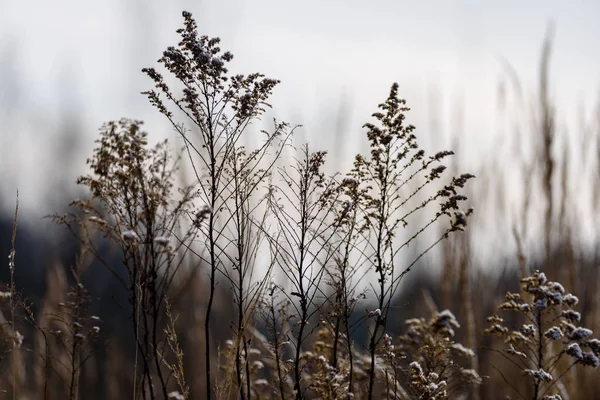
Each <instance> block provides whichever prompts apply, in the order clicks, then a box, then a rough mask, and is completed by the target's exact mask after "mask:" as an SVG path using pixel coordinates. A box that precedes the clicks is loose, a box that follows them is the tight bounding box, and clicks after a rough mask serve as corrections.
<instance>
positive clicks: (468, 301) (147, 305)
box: [0, 12, 600, 400]
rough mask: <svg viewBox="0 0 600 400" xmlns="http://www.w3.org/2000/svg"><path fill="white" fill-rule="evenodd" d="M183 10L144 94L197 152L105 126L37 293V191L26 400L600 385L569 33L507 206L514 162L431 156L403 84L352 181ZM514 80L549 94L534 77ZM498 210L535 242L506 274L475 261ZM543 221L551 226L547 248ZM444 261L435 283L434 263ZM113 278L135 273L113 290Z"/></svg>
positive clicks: (12, 260)
mask: <svg viewBox="0 0 600 400" xmlns="http://www.w3.org/2000/svg"><path fill="white" fill-rule="evenodd" d="M183 17H184V26H183V28H182V29H180V30H179V31H178V33H179V35H180V37H181V41H180V42H179V43H178V44H177V45H176V46H173V47H169V48H168V49H167V50H165V52H164V53H163V55H162V57H161V58H160V60H159V65H160V68H159V67H149V68H145V69H144V70H143V72H144V73H145V74H146V75H147V76H148V78H149V79H150V82H151V83H152V84H153V88H152V89H151V90H149V91H147V92H145V93H144V94H145V95H146V96H147V97H148V99H149V101H150V102H151V104H153V105H154V106H155V107H156V109H157V110H158V112H160V113H161V114H163V115H164V117H165V118H167V119H168V120H169V121H170V122H171V123H172V125H173V127H174V128H175V130H176V131H177V133H178V136H179V139H181V143H183V147H182V148H180V149H177V148H173V147H172V146H171V144H170V143H169V142H168V141H164V142H160V143H157V144H152V143H149V141H148V135H147V134H146V132H144V130H143V128H142V126H143V124H142V122H141V121H134V120H129V119H122V120H119V121H113V122H108V123H106V124H105V125H104V126H103V127H102V128H101V130H100V134H99V137H98V140H97V142H96V149H95V150H94V152H93V154H92V155H91V157H90V158H89V160H88V166H89V174H88V175H85V176H82V177H80V178H79V180H78V183H79V184H80V185H81V186H82V187H83V188H85V189H86V191H87V194H88V196H87V197H86V198H84V199H77V200H74V201H73V202H72V203H71V204H70V211H69V212H68V213H66V214H55V215H52V216H50V218H51V219H53V220H54V222H56V223H57V224H59V225H60V226H62V227H64V228H65V230H66V232H68V234H69V238H70V239H69V243H70V244H69V248H73V249H74V251H73V253H74V254H76V256H73V257H72V258H71V260H70V264H69V265H65V264H64V263H61V262H60V261H59V260H58V259H57V260H49V261H48V262H47V265H48V267H47V268H46V271H45V275H46V279H45V286H46V287H45V289H44V290H43V295H41V296H39V298H37V299H35V298H33V297H31V296H28V295H26V294H25V293H24V292H23V291H22V289H21V287H20V282H19V279H17V278H16V276H18V274H16V272H18V270H19V268H21V265H20V263H19V256H18V254H17V253H16V252H15V248H16V242H17V241H18V239H19V232H20V231H19V228H18V223H19V211H18V198H17V207H16V210H15V214H14V221H13V231H12V236H11V240H10V243H7V245H9V252H8V256H9V257H8V260H9V273H8V274H6V276H8V280H7V282H5V283H4V284H3V286H2V287H0V289H1V290H0V325H1V327H2V329H1V330H0V335H1V336H0V368H1V370H2V373H1V374H0V393H1V394H2V397H6V398H13V399H34V398H44V399H66V398H68V399H96V398H98V399H104V398H106V399H123V398H132V399H163V398H164V399H167V398H168V399H208V398H215V399H233V398H235V399H251V398H256V399H271V398H279V399H291V398H295V399H317V398H318V399H350V398H355V399H363V398H365V399H381V398H390V399H504V398H513V399H516V398H522V399H533V400H538V399H590V398H595V397H596V396H597V395H596V394H597V393H598V392H600V385H598V383H597V382H598V381H597V379H596V376H595V374H597V371H596V368H597V367H598V366H599V365H600V358H599V357H600V340H599V339H596V338H595V334H594V332H595V331H596V329H598V328H600V326H599V325H600V320H599V316H600V296H599V295H598V291H597V288H598V283H599V281H600V275H599V274H598V270H597V265H598V260H597V258H598V254H597V252H595V251H592V252H590V251H589V250H585V249H584V247H583V246H581V245H580V243H581V240H580V239H581V238H580V237H579V233H578V229H577V226H578V220H577V215H578V214H577V213H574V212H573V211H572V210H573V208H574V207H575V206H574V204H576V203H575V200H576V198H575V197H577V196H573V194H572V188H573V185H572V184H571V183H570V179H572V174H573V173H572V172H571V169H570V168H571V165H572V164H573V163H574V162H575V161H574V160H572V159H571V156H570V153H569V151H568V149H569V143H570V142H569V136H568V135H567V134H566V132H564V131H563V130H561V129H559V127H558V125H559V123H558V122H557V118H558V110H557V105H556V102H555V100H554V98H553V97H552V95H551V94H550V89H549V81H550V78H549V75H548V68H549V65H550V51H551V40H550V38H548V39H547V40H546V42H545V43H544V47H543V51H542V57H541V62H540V73H539V93H537V94H536V96H535V111H534V112H533V113H534V114H535V115H534V117H533V120H534V121H535V123H534V124H533V125H534V126H533V127H529V128H530V130H531V137H532V139H531V140H532V143H533V144H532V146H533V147H534V149H533V153H534V157H532V158H531V159H529V160H516V161H515V162H516V163H518V166H519V168H520V169H521V172H522V177H523V179H522V181H521V182H519V185H520V187H519V188H518V190H521V191H522V192H523V193H524V195H523V196H522V199H521V200H522V204H520V205H519V206H518V207H516V209H515V208H514V207H513V208H511V207H508V206H506V205H504V206H498V207H496V208H495V209H494V211H493V212H491V213H489V212H488V213H487V214H486V213H485V210H486V207H493V205H494V204H499V203H501V202H502V199H499V197H501V196H502V193H504V192H505V185H506V184H507V183H506V180H504V179H503V178H502V177H501V176H499V174H498V170H500V171H501V170H502V167H501V166H499V165H494V164H493V163H494V161H490V165H487V166H486V168H483V169H482V170H481V171H462V170H461V167H460V165H462V163H461V160H460V156H461V155H460V154H454V152H452V151H440V152H437V153H434V154H427V153H426V152H425V150H424V149H422V148H421V147H420V145H419V141H418V138H419V132H420V131H419V128H418V127H417V128H415V127H414V126H411V125H408V124H407V123H406V121H405V119H406V115H407V113H408V112H409V109H408V107H407V105H406V102H405V101H404V100H402V98H401V89H400V88H399V87H398V85H396V84H394V85H392V86H391V89H390V91H389V95H388V96H387V98H386V99H383V101H382V103H381V104H380V105H379V106H378V107H377V108H374V111H375V113H374V114H373V115H372V116H370V117H368V116H365V117H367V118H365V120H367V121H368V122H367V123H366V124H365V125H364V127H363V128H364V132H365V134H366V139H367V141H368V144H369V150H368V152H366V153H365V154H358V155H356V157H355V158H354V163H353V167H352V168H351V169H350V170H349V171H338V173H336V174H328V173H326V172H325V170H326V165H327V164H326V163H327V161H328V159H327V153H326V152H324V151H322V149H315V148H314V146H315V145H314V144H311V143H309V144H298V142H297V141H296V140H295V139H294V134H295V131H296V129H297V127H295V126H292V125H290V124H287V123H285V122H280V121H274V122H273V125H272V128H271V129H270V130H265V131H261V132H257V131H256V129H255V127H254V125H252V123H253V122H256V121H257V120H259V119H260V118H261V117H262V116H263V114H264V112H265V110H266V109H267V108H269V107H271V105H270V104H269V97H270V95H271V93H272V91H273V90H274V88H275V87H276V86H277V85H278V84H279V81H277V80H274V79H271V78H268V77H265V76H264V75H262V74H258V73H255V74H249V75H231V74H230V73H229V71H228V69H227V64H228V63H229V62H230V61H231V60H232V59H233V55H232V54H231V53H229V52H226V51H222V50H221V48H220V43H219V40H218V39H213V38H209V37H206V36H201V35H200V34H199V33H198V32H197V26H196V23H195V21H194V19H193V18H192V16H191V14H189V13H186V12H184V13H183ZM509 86H510V87H511V88H512V91H513V95H514V96H515V98H519V97H524V96H525V95H524V94H523V93H521V89H520V85H519V81H518V79H517V78H516V75H515V74H513V75H511V77H510V81H509ZM273 106H276V105H273ZM597 112H598V111H596V113H597ZM591 124H592V127H591V128H588V130H589V132H591V133H590V134H589V135H587V134H585V135H584V136H585V137H586V140H587V141H588V144H589V145H588V151H587V152H586V153H585V154H586V158H584V159H582V160H578V161H579V162H580V163H581V165H584V168H585V169H586V170H587V171H594V172H593V173H592V174H591V182H589V183H588V184H587V185H589V188H590V190H589V192H590V193H591V194H590V195H591V196H592V197H593V201H592V202H591V204H592V210H589V213H588V214H584V215H589V216H592V215H596V213H597V207H598V205H600V202H598V201H597V198H598V196H596V193H597V191H596V187H597V186H598V185H597V184H596V182H597V181H598V178H599V177H600V132H599V131H598V126H600V122H599V121H598V120H597V119H596V120H593V122H592V123H591ZM252 135H254V136H252ZM249 137H251V138H252V140H249V139H248V138H249ZM243 143H244V144H245V145H243ZM247 143H257V145H256V146H254V147H252V146H250V145H247ZM559 145H560V146H561V147H560V148H562V149H564V152H562V153H561V154H557V151H559V150H558V149H559ZM570 146H573V144H572V143H571V144H570ZM459 147H460V146H459ZM584 147H585V146H584ZM457 153H458V151H457ZM475 175H477V179H474V178H475ZM582 179H583V178H582ZM579 185H580V186H579V187H582V186H583V185H584V184H583V183H581V182H579ZM581 193H582V194H581V195H583V193H587V191H583V190H582V191H581ZM474 208H477V210H478V211H474ZM479 210H484V211H479ZM488 211H489V209H488ZM479 213H482V214H485V215H488V214H492V215H493V221H492V223H493V224H495V225H497V226H502V228H503V229H505V230H508V231H510V232H512V237H511V240H512V242H513V243H511V246H510V247H511V248H513V247H514V248H515V249H516V250H515V254H514V256H513V257H512V259H511V260H509V261H507V262H506V264H507V267H506V268H504V269H503V270H501V271H498V270H492V269H490V268H486V267H487V266H486V265H484V263H482V262H481V261H480V259H479V258H477V257H475V256H474V254H475V250H476V249H474V247H475V246H476V244H475V241H476V240H475V239H476V238H475V237H474V233H473V232H474V231H473V229H472V228H473V226H474V225H476V224H478V223H482V222H483V220H484V217H480V216H479ZM533 214H536V215H539V216H541V217H542V218H541V220H542V223H541V224H542V226H543V228H542V229H541V232H542V234H541V236H539V237H533V239H532V234H531V232H530V230H529V221H530V220H531V215H533ZM506 224H510V226H506ZM477 232H480V231H477ZM532 243H534V244H536V246H535V248H532V246H531V244H532ZM65 246H67V244H65ZM540 249H542V250H540ZM30 251H34V250H33V249H30ZM433 251H435V252H437V253H436V254H439V257H438V258H437V259H439V261H436V262H439V276H437V277H436V278H435V279H434V278H432V275H431V274H428V273H425V272H424V270H427V269H428V268H427V267H428V265H427V264H428V263H430V262H431V259H429V258H427V257H426V255H428V254H429V253H430V252H433ZM490 263H491V262H490ZM499 263H500V262H499V261H498V260H494V262H493V264H494V265H498V264H499ZM92 269H93V270H98V269H101V270H102V271H105V273H106V274H107V275H108V276H110V279H111V280H112V282H114V286H112V287H111V288H110V290H107V289H103V290H99V289H98V288H97V287H96V284H97V283H98V282H97V281H96V282H95V281H94V280H93V279H90V270H92Z"/></svg>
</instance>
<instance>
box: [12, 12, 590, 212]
mask: <svg viewBox="0 0 600 400" xmlns="http://www.w3.org/2000/svg"><path fill="white" fill-rule="evenodd" d="M183 9H185V10H188V11H190V12H192V13H193V14H194V16H195V17H196V18H197V21H198V25H199V30H200V33H201V34H207V35H209V36H219V37H221V38H222V46H221V47H222V48H223V49H226V50H230V51H232V52H233V54H234V55H235V59H234V62H233V63H232V64H231V69H232V71H233V72H236V73H237V72H240V73H247V72H254V71H260V72H263V73H265V74H267V75H268V76H271V77H274V78H278V79H281V81H282V84H281V86H280V87H279V88H278V89H276V92H275V96H274V97H273V99H272V104H273V105H274V107H275V114H276V116H277V117H278V118H280V119H284V120H286V121H289V122H292V123H298V124H303V125H304V129H303V131H302V135H304V137H306V138H307V139H308V140H310V141H312V142H315V144H316V145H318V146H321V147H325V148H326V149H328V150H330V151H331V152H333V153H334V157H336V158H338V159H341V160H342V161H340V162H341V164H343V163H344V161H343V160H349V159H350V158H349V157H351V156H352V154H353V153H354V152H355V151H356V150H357V146H358V143H359V139H358V138H359V135H360V132H361V130H360V126H361V125H362V124H363V123H364V122H366V121H367V120H368V119H369V116H370V114H371V113H372V112H373V111H375V108H376V105H377V104H378V103H380V102H381V101H382V100H384V99H385V96H386V95H387V92H388V90H389V87H390V85H391V84H392V83H393V82H395V81H396V82H399V83H400V93H401V95H402V96H403V97H404V98H406V99H407V100H408V105H409V106H410V107H411V108H412V109H413V111H412V112H411V114H410V116H409V120H410V122H411V123H413V124H415V125H416V126H417V133H418V134H419V133H421V135H422V137H423V139H422V140H423V143H424V145H425V146H426V147H428V150H430V151H437V150H441V149H444V148H447V147H448V146H449V144H450V143H451V139H450V134H452V133H454V132H455V131H456V130H457V129H458V128H456V127H457V124H458V122H457V121H456V120H457V119H462V122H461V123H460V124H458V126H459V127H460V131H461V135H462V137H463V142H462V144H461V146H464V148H463V149H462V151H463V158H464V159H465V160H467V162H468V163H477V162H480V161H481V160H482V159H485V158H486V157H488V156H489V154H490V152H493V151H498V149H497V148H495V147H494V146H496V145H497V143H498V138H497V137H496V136H495V135H498V134H502V132H501V131H499V130H498V129H497V125H498V120H497V119H498V117H497V105H498V104H497V102H498V99H497V94H498V87H499V84H500V83H501V82H502V81H503V80H506V76H507V75H506V73H505V70H504V69H503V67H502V64H501V62H500V60H501V59H505V60H507V61H508V62H510V64H511V65H512V66H513V67H514V68H515V70H516V71H517V72H518V73H519V76H520V77H521V79H522V81H523V83H524V87H525V89H526V92H528V93H532V94H533V91H534V90H535V88H536V86H537V80H536V79H537V78H536V77H537V70H538V64H539V56H540V49H541V45H542V39H543V37H544V34H545V32H546V28H547V26H548V22H549V21H551V20H554V21H555V40H554V52H553V61H552V68H551V73H552V91H553V93H555V94H557V95H559V96H560V97H559V98H558V100H559V103H560V109H561V114H562V118H563V119H564V122H565V124H568V123H573V121H574V120H575V115H576V113H577V110H578V107H580V106H581V105H582V104H583V105H584V106H586V107H587V108H588V109H589V108H591V106H592V105H593V103H594V101H596V95H597V94H598V93H599V90H598V89H599V88H600V52H598V51H597V48H598V43H597V40H598V37H600V24H598V19H599V17H600V2H596V1H572V2H566V1H526V2H523V1H503V2H492V1H481V0H471V1H443V0H440V1H398V0H393V1H391V0H390V1H351V0H343V1H342V0H339V1H338V0H336V1H333V0H303V1H293V2H292V1H282V0H278V1H274V0H273V1H264V0H263V1H259V0H249V1H243V0H223V1H221V0H219V1H216V0H215V1H184V0H179V1H146V0H127V1H117V0H104V1H96V2H90V1H81V0H54V1H41V0H30V1H21V0H19V1H17V0H0V106H1V109H0V147H2V158H1V159H0V178H1V180H2V181H3V183H2V184H3V190H6V191H5V193H4V194H3V196H2V199H3V201H5V202H6V201H8V202H9V204H8V207H9V208H10V207H12V203H13V201H12V198H13V195H12V193H14V191H15V190H16V188H17V187H18V188H19V190H20V193H21V200H22V206H23V207H24V209H25V210H30V211H31V210H35V212H34V213H33V214H39V216H41V215H43V214H46V213H48V212H50V211H52V209H45V208H44V207H45V206H44V205H40V204H39V203H40V198H42V197H41V195H40V187H41V184H43V183H45V182H48V179H47V176H48V174H52V175H56V174H58V175H64V176H66V177H69V179H72V178H74V177H75V176H76V175H78V174H80V173H81V172H82V171H83V168H84V160H85V158H86V157H88V156H89V150H90V149H91V148H92V146H93V143H92V141H93V140H94V135H95V134H96V132H97V128H98V127H99V126H100V125H101V124H102V122H104V121H107V120H113V119H118V118H120V117H123V116H126V117H132V118H138V119H143V120H145V121H147V126H146V128H147V129H148V130H149V131H150V133H151V134H152V135H154V136H167V135H172V134H173V133H172V131H171V129H170V128H169V127H168V126H167V125H166V123H165V121H164V120H163V119H162V118H161V116H160V115H158V113H157V112H156V111H155V110H153V109H152V108H151V107H150V106H149V105H148V103H147V100H146V99H145V98H144V96H142V95H140V94H139V92H140V91H142V90H146V89H148V88H149V87H151V83H150V82H149V80H148V79H147V78H146V77H145V76H144V75H142V74H141V73H140V69H141V68H142V67H145V66H153V65H155V61H156V59H158V58H159V57H160V55H161V53H162V51H163V50H164V49H165V48H166V47H167V46H169V45H174V44H176V43H177V35H176V33H175V30H176V29H178V28H179V27H180V26H182V18H181V11H182V10H183ZM342 106H343V107H342ZM340 109H342V110H345V113H346V114H345V115H344V116H343V118H341V119H342V121H343V122H342V123H341V126H342V128H343V129H344V131H345V132H347V136H348V140H347V142H345V143H344V146H345V147H344V148H343V149H341V150H340V147H339V143H338V145H337V147H336V142H335V140H334V135H333V131H334V130H335V129H336V126H340V122H339V121H340V117H339V116H338V112H339V110H340ZM459 111H460V113H461V115H462V117H460V118H457V112H459ZM75 116H79V118H78V119H75V120H73V121H74V122H73V124H74V125H75V126H76V127H77V129H76V131H77V132H79V133H78V138H79V139H80V142H81V144H82V146H83V149H82V151H81V154H80V157H79V159H77V160H75V161H74V164H75V165H81V169H80V170H77V171H72V170H65V169H64V168H63V167H62V166H61V164H60V163H59V164H57V163H56V160H55V159H54V158H53V157H52V149H56V148H57V146H58V147H60V146H64V145H65V144H62V143H56V142H55V141H53V137H55V136H53V135H55V132H56V130H57V129H60V127H61V126H64V125H65V124H66V122H65V121H67V120H69V121H70V120H71V118H73V117H75ZM67 145H68V144H67ZM340 153H343V154H340ZM71 169H73V168H71ZM34 175H38V177H37V178H34ZM40 177H41V178H42V179H40ZM37 216H38V215H34V217H37Z"/></svg>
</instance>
